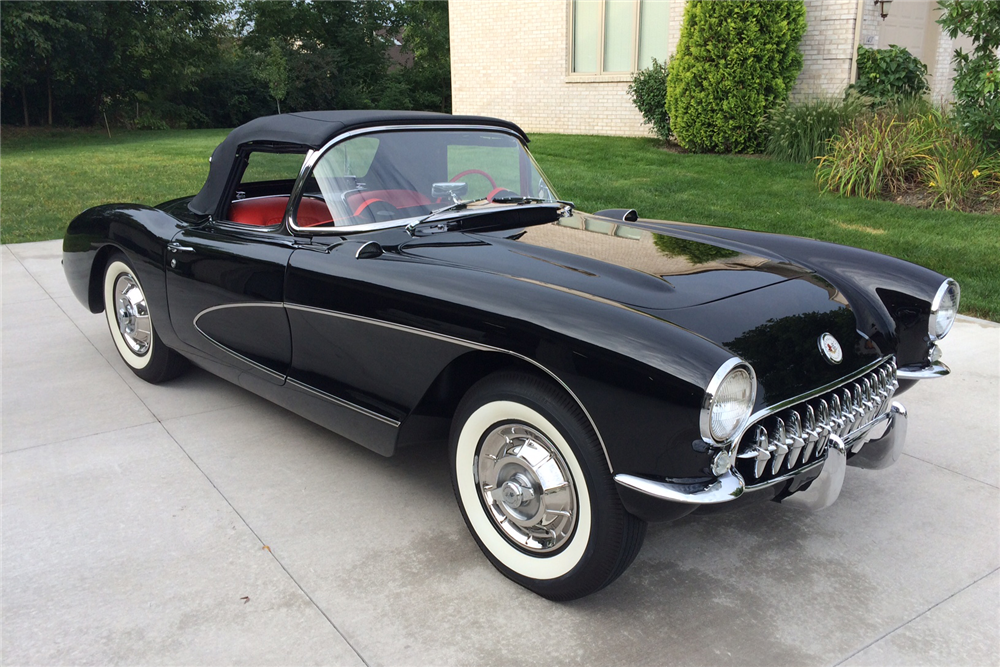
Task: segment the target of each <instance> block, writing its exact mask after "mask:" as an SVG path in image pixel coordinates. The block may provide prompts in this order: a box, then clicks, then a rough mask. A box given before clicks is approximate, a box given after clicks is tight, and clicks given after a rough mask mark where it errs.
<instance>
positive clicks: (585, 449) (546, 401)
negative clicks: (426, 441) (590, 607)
mask: <svg viewBox="0 0 1000 667" xmlns="http://www.w3.org/2000/svg"><path fill="white" fill-rule="evenodd" d="M504 402H510V403H514V404H516V405H519V406H521V407H523V408H524V409H525V411H526V412H523V413H520V414H521V416H525V417H526V416H530V417H531V418H530V419H526V420H525V421H526V422H527V423H528V424H529V425H530V426H532V427H534V428H536V429H538V430H539V431H541V432H542V433H543V434H544V435H545V436H546V437H547V438H549V440H550V442H552V443H553V444H554V445H555V446H556V447H558V448H559V452H560V453H561V454H562V455H563V458H564V459H565V460H566V463H567V465H568V466H569V468H570V472H571V473H572V475H573V483H574V486H575V487H576V495H577V505H578V507H586V508H587V514H588V516H587V518H586V519H583V518H582V517H581V518H579V519H578V521H577V525H576V528H575V530H574V534H573V537H572V538H571V541H570V543H569V544H567V545H566V546H564V547H563V548H562V549H561V550H560V551H558V552H556V553H555V554H553V555H552V556H546V555H538V556H534V555H528V554H525V552H524V551H521V550H518V549H517V548H516V547H514V546H513V545H512V544H511V543H510V542H509V541H507V540H506V538H504V537H503V536H502V535H501V534H500V531H499V530H498V529H497V528H496V527H495V526H494V524H493V522H492V520H491V519H490V518H489V516H487V515H486V509H485V507H484V503H483V501H482V500H481V499H480V498H481V496H480V494H479V489H478V484H476V483H475V481H474V476H473V473H472V466H473V461H474V459H473V458H471V457H470V456H469V454H468V447H469V444H468V443H465V444H464V445H463V449H462V450H461V455H462V457H463V458H461V459H460V458H459V454H460V447H459V446H460V443H461V440H462V431H463V430H464V429H465V427H466V425H467V423H468V422H469V420H470V417H471V416H472V415H474V414H475V413H476V412H477V411H478V410H479V409H480V408H481V407H482V406H484V405H487V404H491V403H504ZM495 407H499V406H495ZM536 415H537V416H536ZM510 417H511V415H510V414H505V415H504V417H503V418H501V419H494V420H493V421H491V422H490V424H494V423H503V422H504V421H513V420H512V419H511V418H510ZM485 423H486V420H485V419H484V420H482V421H480V422H477V423H476V424H475V427H476V430H479V429H480V428H482V425H483V424H485ZM486 432H488V431H486V430H484V431H481V432H479V433H477V434H476V436H475V443H474V445H473V447H474V448H478V442H479V439H480V438H482V437H483V436H484V435H485V434H486ZM450 454H451V458H450V467H451V474H452V483H453V485H454V488H455V496H456V499H457V500H458V505H459V508H460V510H461V512H462V517H463V518H464V519H465V523H466V525H467V526H468V528H469V532H471V533H472V536H473V538H474V539H475V540H476V542H477V543H478V545H479V547H480V549H482V551H483V553H484V554H485V555H486V557H487V558H488V559H489V560H490V562H491V563H492V564H493V565H494V566H495V567H496V568H497V569H498V570H499V571H500V572H501V574H503V575H504V576H506V577H507V578H508V579H510V580H512V581H514V582H515V583H518V584H520V585H521V586H524V587H525V588H527V589H529V590H531V591H533V592H535V593H537V594H539V595H541V596H543V597H546V598H549V599H551V600H572V599H576V598H579V597H582V596H584V595H589V594H590V593H593V592H595V591H597V590H600V589H601V588H603V587H604V586H606V585H607V584H608V583H610V582H611V581H613V580H614V579H615V578H616V577H617V576H618V575H619V574H620V573H621V571H623V568H621V567H619V566H620V564H621V562H622V561H621V559H620V558H619V555H620V554H621V553H622V548H623V544H624V542H623V536H624V534H625V533H624V532H623V531H624V528H625V525H626V523H627V522H628V521H629V520H630V519H631V517H630V516H629V515H628V514H627V513H626V512H625V510H624V508H623V507H622V505H621V499H620V498H619V497H618V493H617V490H616V489H615V488H614V481H613V480H612V478H611V474H610V470H609V469H608V465H607V460H606V458H605V454H604V449H603V448H602V446H601V445H600V441H599V440H598V439H597V436H596V434H595V433H594V431H593V429H592V428H591V427H590V426H589V425H588V423H587V421H586V418H585V416H584V415H583V413H582V412H581V410H580V408H579V406H578V404H577V403H575V402H574V400H573V399H571V398H569V397H568V396H566V395H564V394H563V393H562V392H560V391H559V390H558V389H557V388H555V387H553V386H551V385H550V383H547V382H545V381H544V380H542V379H540V378H536V377H534V376H531V375H524V374H521V373H499V374H496V375H494V376H490V377H488V378H485V379H484V380H481V381H480V382H479V383H477V384H476V385H475V386H473V387H472V389H470V390H469V391H468V392H467V394H466V396H465V398H463V399H462V401H461V403H460V404H459V407H458V409H457V410H456V412H455V417H454V421H453V422H452V432H451V438H450ZM462 467H464V468H466V471H465V472H463V473H461V474H460V470H459V469H460V468H462ZM470 479H472V482H471V483H470ZM477 515H481V517H482V520H480V519H479V518H478V517H477ZM472 517H477V518H472ZM633 521H634V519H633ZM587 523H589V526H587V525H586V524H587ZM641 533H642V534H644V533H645V530H644V524H643V529H642V531H641ZM493 536H496V539H499V540H503V543H504V547H505V548H503V549H498V550H497V551H494V545H495V544H497V542H496V539H494V538H493ZM484 538H485V539H484ZM639 544H641V536H640V538H639ZM511 551H518V552H519V553H520V554H522V555H524V556H525V557H526V558H528V559H530V560H531V561H534V564H533V565H530V566H529V567H527V568H523V567H518V563H519V562H523V561H521V559H512V558H510V557H509V555H510V553H511ZM549 559H553V560H554V562H555V563H556V564H557V565H549V566H543V565H540V564H539V563H540V562H541V561H545V560H549ZM630 562H631V558H628V559H627V560H626V561H625V566H627V564H628V563H630ZM511 565H514V566H515V567H511ZM539 570H542V573H543V574H544V575H545V577H547V578H539V577H538V576H537V574H538V573H539ZM533 575H534V576H533Z"/></svg>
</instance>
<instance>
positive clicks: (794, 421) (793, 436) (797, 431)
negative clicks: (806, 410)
mask: <svg viewBox="0 0 1000 667" xmlns="http://www.w3.org/2000/svg"><path fill="white" fill-rule="evenodd" d="M786 431H787V434H788V448H789V450H788V469H789V470H791V469H792V468H794V467H795V464H796V462H798V460H799V454H800V453H801V452H802V448H803V447H805V445H806V443H805V441H804V440H803V439H802V418H801V417H799V413H798V411H797V410H792V411H791V412H790V413H789V414H788V428H787V429H786Z"/></svg>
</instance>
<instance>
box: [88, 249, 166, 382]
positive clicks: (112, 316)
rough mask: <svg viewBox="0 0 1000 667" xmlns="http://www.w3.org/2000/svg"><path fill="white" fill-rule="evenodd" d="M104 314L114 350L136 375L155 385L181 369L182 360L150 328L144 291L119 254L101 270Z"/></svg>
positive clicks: (151, 323)
mask: <svg viewBox="0 0 1000 667" xmlns="http://www.w3.org/2000/svg"><path fill="white" fill-rule="evenodd" d="M104 313H105V315H106V316H107V319H108V328H109V329H110V330H111V339H112V340H114V342H115V347H116V348H118V353H119V354H120V355H121V358H122V359H123V360H124V361H125V363H126V364H127V365H128V367H129V368H131V369H132V372H133V373H135V374H136V375H138V376H139V377H140V378H142V379H143V380H146V381H147V382H152V383H154V384H155V383H158V382H163V381H165V380H169V379H171V378H174V377H176V376H177V375H179V374H180V373H181V372H182V371H183V370H184V368H185V367H186V361H185V359H184V358H183V357H181V356H180V355H179V354H177V353H176V352H174V351H173V350H171V349H170V348H168V347H167V346H166V345H164V344H163V341H161V340H160V337H159V336H158V335H157V333H156V330H155V329H154V328H153V320H152V318H151V317H150V313H149V303H148V302H147V300H146V294H145V292H143V290H142V285H140V284H139V279H138V278H137V277H136V274H135V271H134V270H133V269H132V267H131V266H130V265H129V263H128V260H127V259H126V258H125V256H124V255H122V254H121V253H116V254H115V255H114V256H113V257H112V258H111V261H109V262H108V265H107V267H105V269H104Z"/></svg>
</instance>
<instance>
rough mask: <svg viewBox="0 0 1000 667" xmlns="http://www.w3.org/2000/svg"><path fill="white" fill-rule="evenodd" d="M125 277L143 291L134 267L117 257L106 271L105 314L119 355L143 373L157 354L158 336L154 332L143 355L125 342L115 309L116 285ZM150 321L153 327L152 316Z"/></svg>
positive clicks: (147, 304)
mask: <svg viewBox="0 0 1000 667" xmlns="http://www.w3.org/2000/svg"><path fill="white" fill-rule="evenodd" d="M123 275H128V276H130V277H131V278H132V280H134V281H135V284H136V285H138V286H139V289H143V287H142V283H140V282H139V278H138V276H136V275H135V271H134V270H133V269H132V267H131V266H129V265H128V264H127V263H126V262H125V260H124V258H122V257H120V256H116V257H115V258H113V259H112V260H111V261H110V262H109V263H108V266H107V268H105V269H104V313H105V315H106V316H107V320H108V328H109V329H110V330H111V339H112V340H113V341H114V342H115V347H116V348H118V354H119V355H121V358H122V359H123V360H124V361H125V363H126V364H128V365H129V366H130V367H131V368H132V369H133V370H134V371H142V370H144V369H146V367H148V366H149V364H150V362H151V361H152V359H153V355H154V354H155V353H156V352H157V350H156V346H157V341H156V335H155V331H154V333H153V335H151V336H150V339H149V349H147V350H146V352H145V353H144V354H141V355H140V354H136V353H135V352H133V351H132V348H130V347H129V346H128V343H126V342H125V337H124V336H122V332H121V330H119V328H118V318H117V315H116V308H115V283H116V282H117V281H118V278H119V277H121V276H123ZM143 295H144V296H145V290H143ZM146 307H147V309H148V308H149V299H148V297H147V298H146ZM150 320H151V321H150V326H152V316H150Z"/></svg>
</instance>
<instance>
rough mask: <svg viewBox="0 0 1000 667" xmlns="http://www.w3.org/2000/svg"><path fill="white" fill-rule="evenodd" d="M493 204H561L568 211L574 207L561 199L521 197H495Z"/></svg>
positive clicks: (512, 195) (513, 195) (511, 195)
mask: <svg viewBox="0 0 1000 667" xmlns="http://www.w3.org/2000/svg"><path fill="white" fill-rule="evenodd" d="M492 201H493V203H494V204H562V205H563V206H568V207H569V208H570V209H575V208H576V205H575V204H574V203H573V202H571V201H564V200H562V199H545V198H543V197H522V196H521V195H515V194H509V195H502V194H500V195H497V196H496V197H494V198H493V199H492Z"/></svg>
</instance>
